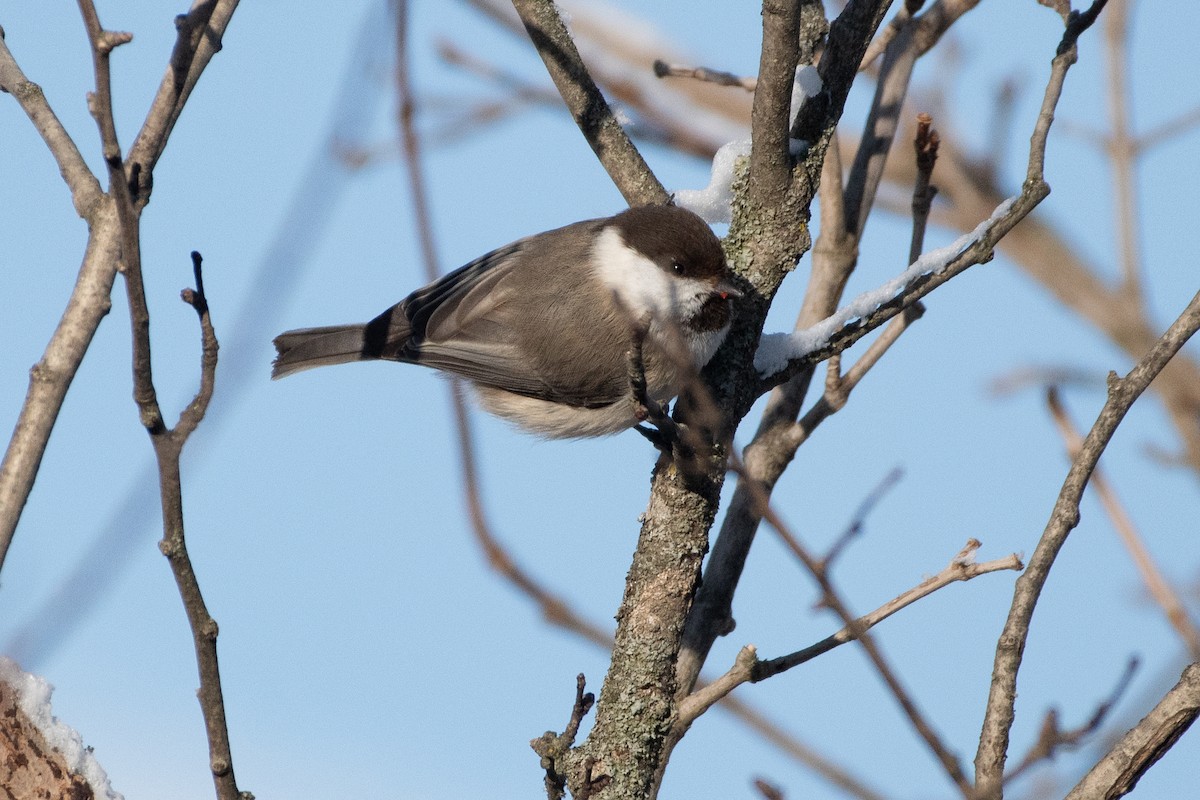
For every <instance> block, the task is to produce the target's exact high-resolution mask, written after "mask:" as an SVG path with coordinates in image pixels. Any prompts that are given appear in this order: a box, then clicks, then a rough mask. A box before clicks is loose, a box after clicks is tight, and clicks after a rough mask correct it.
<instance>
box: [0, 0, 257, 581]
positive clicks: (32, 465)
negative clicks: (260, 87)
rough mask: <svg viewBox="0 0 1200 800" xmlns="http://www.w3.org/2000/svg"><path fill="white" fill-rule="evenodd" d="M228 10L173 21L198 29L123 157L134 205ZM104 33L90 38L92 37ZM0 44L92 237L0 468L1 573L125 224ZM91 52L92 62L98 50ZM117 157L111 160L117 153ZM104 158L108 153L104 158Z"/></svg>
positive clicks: (225, 6) (201, 1)
mask: <svg viewBox="0 0 1200 800" xmlns="http://www.w3.org/2000/svg"><path fill="white" fill-rule="evenodd" d="M236 6H237V0H196V2H195V3H194V5H193V9H192V12H191V13H190V14H189V15H187V17H181V18H180V19H184V20H193V19H194V20H196V21H203V22H204V25H203V26H202V27H201V28H197V29H196V36H195V37H193V38H189V39H188V40H187V41H186V42H185V41H184V40H183V39H181V41H180V44H178V45H177V47H176V52H175V55H174V56H173V61H172V66H171V67H169V68H168V70H167V75H166V77H165V78H164V80H163V88H161V89H160V91H159V98H158V99H157V100H156V101H155V105H154V106H153V107H152V110H151V112H150V114H149V115H148V117H147V123H146V126H145V127H143V129H142V133H141V134H140V135H139V138H138V142H137V143H135V145H134V147H133V150H132V151H131V152H132V153H133V155H131V162H132V163H133V169H131V172H130V177H131V178H132V181H133V183H134V184H136V185H138V186H139V187H140V188H139V189H138V202H139V203H140V204H144V203H145V201H146V199H147V198H148V197H149V186H150V184H151V181H152V175H151V173H152V170H153V165H154V163H155V162H156V161H157V159H158V157H159V155H161V153H162V150H163V148H164V147H165V146H166V140H167V136H168V135H169V134H170V130H171V126H173V125H174V120H175V118H177V117H178V114H179V111H180V110H181V109H182V107H183V104H184V102H185V101H186V99H187V94H188V93H190V91H191V87H192V86H193V85H194V84H195V82H196V80H197V79H199V76H200V73H201V72H202V71H203V69H204V66H205V65H207V63H208V61H209V59H211V57H212V55H213V54H214V53H215V52H216V49H219V48H217V47H214V44H215V43H217V42H219V40H220V36H221V34H222V33H223V32H224V29H225V26H226V25H227V24H228V22H229V15H231V14H232V13H233V9H234V8H235V7H236ZM86 15H87V12H86V11H85V17H86ZM92 16H94V14H92ZM97 28H98V25H97ZM103 33H105V32H103V31H99V30H98V31H97V35H99V34H103ZM89 38H91V40H92V41H93V42H95V44H96V45H97V46H98V47H100V48H104V49H103V52H104V53H105V57H107V53H108V52H111V48H112V47H114V46H117V45H118V44H119V43H120V41H119V40H120V39H121V38H122V37H119V36H118V37H117V38H113V37H112V35H111V34H110V35H103V36H101V38H100V40H97V39H96V38H95V37H94V36H92V34H91V33H89ZM2 39H3V37H0V89H2V90H5V91H9V92H11V93H12V94H13V95H14V96H15V97H17V99H18V101H19V102H20V103H21V105H22V107H23V108H24V109H25V110H26V113H27V114H29V115H30V118H31V119H32V120H33V122H34V125H35V126H36V127H37V129H38V131H39V132H41V133H42V137H43V139H44V140H45V141H46V143H47V145H48V146H49V147H50V149H51V152H52V153H53V154H54V157H55V159H56V160H57V161H58V164H59V170H60V171H61V172H62V173H63V177H64V180H66V181H67V184H68V186H69V187H70V189H71V193H72V200H73V202H74V204H75V209H76V211H77V213H79V215H80V216H81V217H83V218H84V219H85V220H87V222H88V225H89V234H90V235H89V237H88V244H87V251H86V252H85V254H84V258H83V265H82V267H81V268H80V271H79V277H78V278H77V279H76V282H75V287H74V289H73V290H72V293H71V298H70V300H69V301H68V303H67V308H66V310H65V311H64V313H63V316H62V318H61V320H60V321H59V324H58V327H57V328H56V329H55V331H54V334H53V336H52V337H51V338H50V341H49V343H48V344H47V345H46V350H45V352H44V353H43V355H42V358H41V360H40V361H39V362H38V363H37V365H35V366H34V368H33V370H32V371H31V374H30V381H29V389H28V391H27V393H26V396H25V402H24V404H23V405H22V407H21V413H20V416H19V417H18V419H17V424H16V428H15V430H14V432H13V436H12V438H11V439H10V440H9V444H8V449H7V450H6V451H5V455H4V461H3V463H2V464H0V566H3V563H4V559H5V556H6V555H7V553H8V549H9V546H10V545H11V543H12V537H13V535H14V533H15V531H16V527H17V522H18V521H19V520H20V517H21V512H22V511H23V510H24V508H25V502H26V500H28V498H29V493H30V492H31V491H32V489H33V484H34V480H35V478H36V477H37V472H38V469H39V467H40V466H41V460H42V455H43V454H44V453H45V450H46V444H47V442H48V441H49V438H50V432H51V430H53V428H54V424H55V422H56V420H57V419H58V413H59V410H60V409H61V408H62V404H63V400H64V398H65V397H66V393H67V389H68V388H69V387H70V385H71V382H72V381H73V380H74V378H75V373H76V371H77V370H78V369H79V364H80V362H81V361H82V360H83V357H84V355H85V354H86V352H87V349H88V347H89V346H90V345H91V341H92V337H93V336H94V335H95V333H96V329H97V327H99V325H100V320H101V319H103V318H104V316H105V315H107V314H108V311H109V309H110V308H111V305H112V301H111V299H110V294H111V292H112V286H113V281H114V280H115V279H116V272H117V264H118V256H119V255H121V246H122V241H121V240H122V237H123V235H124V233H125V232H127V231H128V230H130V228H131V224H130V221H129V220H128V219H126V220H125V221H124V222H122V221H121V216H122V215H124V216H125V217H128V209H126V210H125V211H121V210H120V209H118V208H116V203H115V202H114V200H115V199H116V198H114V197H105V196H104V195H103V194H101V193H100V187H99V183H98V182H97V181H96V179H95V177H94V176H92V175H91V173H90V172H89V171H88V170H87V168H86V166H85V165H84V164H83V161H82V156H80V155H79V152H78V149H77V148H76V147H75V145H74V144H73V143H72V142H71V140H70V138H69V137H68V136H67V134H66V132H65V130H63V128H62V125H61V124H60V123H59V122H58V120H57V119H56V118H55V117H54V115H53V112H52V111H51V110H50V108H49V105H48V104H47V103H46V101H45V97H44V96H43V95H42V93H41V90H40V89H39V88H38V87H37V86H36V85H35V84H33V83H30V82H29V81H27V80H25V79H24V75H23V74H22V73H21V72H20V70H19V69H18V68H17V67H16V64H15V62H14V61H13V59H12V57H11V53H9V51H8V49H7V45H6V44H4V42H3V41H2ZM95 52H96V53H97V54H99V53H100V52H101V50H96V51H95ZM97 57H98V55H97ZM185 62H186V64H185ZM181 65H183V66H186V69H185V72H186V79H184V77H183V74H182V73H180V72H179V71H178V68H180V67H181ZM176 78H179V79H180V83H178V84H177V82H176ZM98 88H99V87H98ZM164 92H165V93H166V95H169V96H170V98H172V99H171V101H170V102H171V109H168V110H164V109H165V105H164V103H165V101H163V102H160V101H162V100H163V98H164V96H165V95H164ZM168 118H169V119H168ZM168 122H169V124H167V123H168ZM116 155H117V157H118V160H119V155H120V154H119V153H117V154H116ZM108 156H109V154H108V153H106V154H105V157H106V159H107V158H108ZM110 173H111V169H110ZM119 183H120V184H121V185H122V186H124V185H126V184H127V181H126V180H125V179H124V178H123V179H122V180H121V181H119ZM139 207H140V206H139Z"/></svg>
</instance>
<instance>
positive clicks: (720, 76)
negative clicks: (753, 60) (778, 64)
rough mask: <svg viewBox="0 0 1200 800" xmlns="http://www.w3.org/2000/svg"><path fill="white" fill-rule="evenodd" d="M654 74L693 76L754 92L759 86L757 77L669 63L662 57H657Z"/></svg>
mask: <svg viewBox="0 0 1200 800" xmlns="http://www.w3.org/2000/svg"><path fill="white" fill-rule="evenodd" d="M654 74H655V75H657V76H658V77H660V78H692V79H694V80H698V81H705V82H707V83H715V84H717V85H718V86H736V87H738V88H740V89H745V90H746V91H747V92H753V91H754V89H755V88H756V87H757V86H758V79H757V78H746V77H743V76H741V75H734V74H733V73H732V72H724V71H722V70H719V69H709V68H708V67H685V66H682V65H680V64H668V63H667V62H665V61H663V60H662V59H655V61H654Z"/></svg>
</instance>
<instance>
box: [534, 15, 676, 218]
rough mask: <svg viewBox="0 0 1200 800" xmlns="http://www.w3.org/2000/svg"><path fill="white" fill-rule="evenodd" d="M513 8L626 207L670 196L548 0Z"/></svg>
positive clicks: (654, 202)
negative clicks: (605, 97) (591, 73)
mask: <svg viewBox="0 0 1200 800" xmlns="http://www.w3.org/2000/svg"><path fill="white" fill-rule="evenodd" d="M513 7H514V8H515V9H516V10H517V13H518V14H519V15H520V16H521V22H522V23H524V25H525V30H526V31H527V32H528V33H529V38H530V39H531V40H532V41H533V46H534V47H536V48H537V51H538V55H540V56H541V57H542V61H543V62H544V63H545V65H546V71H547V72H549V73H550V78H551V80H553V81H554V85H555V86H556V87H558V91H559V94H561V95H562V98H563V102H564V103H566V104H567V110H568V111H570V112H571V117H572V118H573V119H574V120H575V124H577V125H578V126H579V130H580V131H581V132H582V133H583V136H584V138H585V139H587V142H588V144H589V145H591V147H592V151H593V152H594V153H595V154H596V158H598V159H599V160H600V164H601V165H602V166H603V167H604V169H605V170H607V171H608V174H609V177H611V178H612V180H613V183H614V184H616V186H617V189H618V190H620V192H621V194H622V196H624V198H625V201H626V202H627V203H629V205H631V206H639V205H650V204H662V203H666V202H668V201H669V200H670V195H668V194H667V190H666V189H664V188H663V186H662V184H661V183H659V182H658V178H656V177H655V176H654V173H653V172H651V170H650V167H649V165H647V164H646V161H645V159H643V158H642V154H641V153H639V152H638V150H637V148H636V147H635V146H634V144H633V142H632V141H630V139H629V136H628V134H626V133H625V130H624V129H623V128H622V127H621V123H619V122H618V121H617V118H616V115H614V114H613V112H612V109H611V108H609V106H608V102H607V101H606V100H605V99H604V95H603V93H601V91H600V89H599V88H598V87H597V86H596V82H595V81H593V80H592V76H591V75H590V74H589V73H588V70H587V66H586V65H584V63H583V59H582V58H581V57H580V55H579V50H578V49H576V47H575V42H574V41H573V40H572V39H571V34H570V33H569V32H568V31H567V27H566V25H564V24H563V21H562V17H561V16H559V13H558V9H557V8H555V6H554V3H553V2H550V0H513Z"/></svg>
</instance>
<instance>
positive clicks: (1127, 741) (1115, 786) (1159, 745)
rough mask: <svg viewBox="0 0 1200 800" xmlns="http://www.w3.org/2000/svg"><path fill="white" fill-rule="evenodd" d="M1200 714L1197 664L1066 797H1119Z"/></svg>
mask: <svg viewBox="0 0 1200 800" xmlns="http://www.w3.org/2000/svg"><path fill="white" fill-rule="evenodd" d="M1197 716H1200V664H1192V665H1191V666H1189V667H1188V668H1187V669H1185V670H1184V671H1183V675H1182V676H1181V677H1180V679H1179V682H1178V683H1176V684H1175V686H1174V687H1172V689H1171V690H1170V691H1169V692H1167V694H1166V695H1165V696H1164V697H1163V699H1162V700H1161V701H1159V703H1158V705H1156V706H1155V707H1154V708H1153V710H1151V711H1150V713H1149V714H1147V715H1146V716H1145V718H1143V719H1142V721H1141V722H1139V723H1138V724H1137V725H1136V726H1134V727H1133V728H1132V729H1131V730H1130V731H1129V732H1128V733H1126V734H1125V735H1124V736H1123V737H1122V738H1121V740H1120V741H1119V742H1117V743H1116V744H1115V745H1113V747H1112V749H1111V750H1109V751H1108V754H1107V755H1106V756H1104V758H1102V759H1100V761H1099V762H1098V763H1097V764H1096V766H1094V767H1092V768H1091V770H1089V771H1088V774H1087V775H1085V776H1084V777H1083V780H1081V781H1080V782H1079V783H1078V784H1076V786H1075V788H1074V789H1072V790H1071V792H1070V794H1068V795H1067V798H1066V800H1091V798H1095V797H1104V798H1113V799H1114V800H1115V798H1118V797H1123V796H1125V795H1126V794H1128V793H1129V792H1131V791H1133V788H1134V787H1135V786H1136V785H1137V782H1138V780H1140V779H1141V777H1142V775H1144V774H1146V770H1148V769H1150V767H1152V766H1153V765H1154V762H1156V761H1158V759H1160V758H1162V756H1163V755H1164V754H1165V753H1166V752H1167V751H1168V750H1170V749H1171V747H1172V746H1173V745H1174V744H1175V742H1176V741H1178V739H1179V737H1180V736H1182V735H1183V734H1184V733H1185V732H1186V731H1187V729H1188V728H1189V727H1190V726H1191V724H1192V723H1193V722H1195V721H1196V717H1197Z"/></svg>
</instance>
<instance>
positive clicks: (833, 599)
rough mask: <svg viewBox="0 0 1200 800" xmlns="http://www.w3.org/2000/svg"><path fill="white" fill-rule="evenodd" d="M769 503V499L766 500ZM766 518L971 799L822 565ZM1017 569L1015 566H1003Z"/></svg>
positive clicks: (950, 758) (952, 758)
mask: <svg viewBox="0 0 1200 800" xmlns="http://www.w3.org/2000/svg"><path fill="white" fill-rule="evenodd" d="M764 501H765V498H764ZM760 511H761V512H762V518H763V520H765V521H766V522H767V524H769V525H770V526H771V527H772V528H773V529H774V530H775V533H776V534H777V535H778V536H779V537H780V539H782V540H783V543H784V544H785V545H786V546H787V548H788V549H789V550H791V551H792V553H793V554H794V555H795V556H796V557H797V558H798V559H799V560H800V561H801V563H803V564H804V566H805V567H806V568H807V569H808V570H809V572H811V573H812V576H813V578H814V579H815V580H816V581H817V584H818V586H820V588H821V595H822V598H821V602H822V604H824V605H826V606H828V607H829V608H830V609H831V610H832V611H833V612H834V613H836V614H837V615H838V616H839V617H841V618H842V621H843V622H845V624H846V626H847V627H848V628H850V629H851V631H852V632H853V633H854V634H855V638H856V639H857V640H858V642H859V643H860V644H862V646H863V650H865V651H866V653H867V657H868V658H869V659H870V660H871V663H872V664H874V665H875V669H876V671H877V672H878V673H879V675H880V677H881V678H882V679H883V681H884V683H885V684H887V687H888V689H889V690H891V692H892V695H893V696H894V697H895V698H896V702H897V703H898V704H899V705H900V708H901V709H902V710H903V711H904V713H905V715H906V716H907V717H908V718H909V722H911V723H912V726H913V728H914V729H915V730H916V732H917V735H919V736H920V737H921V738H922V739H923V740H924V741H925V744H926V745H927V746H928V747H929V749H930V751H931V752H932V753H933V754H934V756H935V758H936V759H937V761H938V763H939V764H941V765H942V768H943V769H944V770H945V771H946V775H947V776H948V777H949V778H950V780H951V782H953V783H954V785H955V786H956V787H958V790H959V791H960V792H961V793H962V795H963V797H964V798H971V796H972V795H971V792H972V789H971V785H970V783H969V782H968V780H967V776H966V773H964V772H963V769H962V765H961V764H960V763H959V761H958V757H957V756H956V755H955V754H954V753H952V752H951V751H950V749H949V748H947V747H946V745H945V744H944V743H943V742H942V740H941V737H940V736H939V735H938V734H937V732H936V731H934V729H933V726H932V725H930V724H929V722H928V721H927V720H926V719H925V716H924V715H923V714H922V713H921V711H920V709H918V708H917V704H916V702H915V701H914V700H913V699H912V698H911V697H910V696H909V693H908V690H907V689H905V688H904V685H903V684H901V683H900V678H899V676H898V675H897V674H896V672H895V670H894V669H892V667H891V665H890V664H889V663H888V662H887V660H886V659H885V658H884V656H883V652H882V651H881V650H880V649H879V647H878V645H876V644H875V641H874V639H873V638H872V637H871V636H870V635H869V634H867V633H866V631H865V630H863V629H862V628H860V627H859V625H858V620H856V619H855V618H854V616H853V615H852V614H851V613H850V610H849V608H848V607H847V606H846V604H845V603H844V602H843V601H842V599H841V597H840V596H839V594H838V592H837V590H836V589H835V588H834V586H833V582H832V580H830V578H829V575H828V574H827V573H826V571H825V570H824V569H822V568H821V565H820V563H819V562H818V561H817V560H816V558H815V557H813V556H812V554H810V553H809V552H808V550H807V549H806V548H805V547H804V546H803V545H801V544H800V541H799V540H798V539H797V538H796V537H795V536H794V535H792V533H791V531H790V530H789V529H788V527H787V526H786V525H785V524H784V523H783V521H782V520H781V519H780V518H779V517H778V516H777V515H776V514H775V513H774V511H772V510H771V508H770V507H769V506H765V505H764V507H762V508H760ZM1000 568H1001V569H1004V568H1014V569H1015V568H1016V567H1015V565H1014V566H1012V567H1000Z"/></svg>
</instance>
